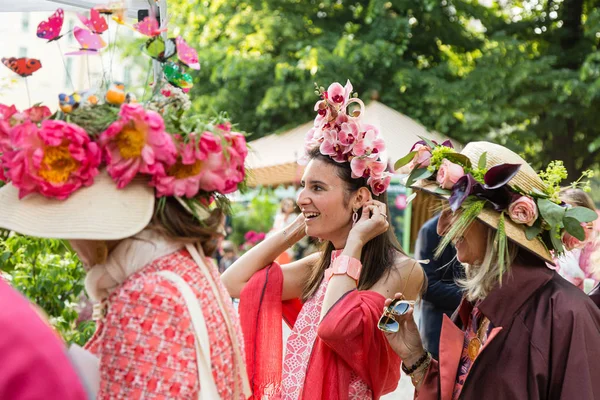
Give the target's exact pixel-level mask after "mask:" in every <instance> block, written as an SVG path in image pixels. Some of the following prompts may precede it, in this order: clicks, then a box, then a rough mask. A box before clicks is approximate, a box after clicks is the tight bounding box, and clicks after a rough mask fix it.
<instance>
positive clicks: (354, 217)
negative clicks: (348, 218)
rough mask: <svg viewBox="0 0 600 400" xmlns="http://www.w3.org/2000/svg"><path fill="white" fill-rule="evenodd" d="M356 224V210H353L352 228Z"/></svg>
mask: <svg viewBox="0 0 600 400" xmlns="http://www.w3.org/2000/svg"><path fill="white" fill-rule="evenodd" d="M357 222H358V210H354V214H352V226H354V225H356V223H357Z"/></svg>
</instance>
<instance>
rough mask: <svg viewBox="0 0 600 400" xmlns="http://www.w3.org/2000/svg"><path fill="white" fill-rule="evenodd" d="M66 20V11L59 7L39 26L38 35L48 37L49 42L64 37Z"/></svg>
mask: <svg viewBox="0 0 600 400" xmlns="http://www.w3.org/2000/svg"><path fill="white" fill-rule="evenodd" d="M64 21H65V12H64V11H63V9H62V8H59V9H58V10H56V11H55V12H54V14H52V15H51V16H50V17H49V18H48V19H47V20H46V21H42V22H40V23H39V24H38V26H37V32H36V34H37V37H39V38H41V39H46V40H47V41H48V42H53V41H55V40H58V39H60V38H61V37H62V35H61V34H60V31H61V30H62V26H63V23H64Z"/></svg>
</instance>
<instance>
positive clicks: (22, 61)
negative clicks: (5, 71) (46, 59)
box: [2, 57, 42, 78]
mask: <svg viewBox="0 0 600 400" xmlns="http://www.w3.org/2000/svg"><path fill="white" fill-rule="evenodd" d="M2 64H4V65H5V66H6V67H7V68H9V69H10V70H11V71H12V72H14V73H15V74H18V75H20V76H22V77H23V78H25V77H28V76H30V75H32V74H33V73H34V72H35V71H37V70H38V69H40V68H42V63H41V62H40V60H37V59H35V58H26V57H21V58H15V57H9V58H2Z"/></svg>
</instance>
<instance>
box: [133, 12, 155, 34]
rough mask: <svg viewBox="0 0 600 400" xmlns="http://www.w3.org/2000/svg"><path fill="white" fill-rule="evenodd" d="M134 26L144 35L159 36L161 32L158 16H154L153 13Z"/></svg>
mask: <svg viewBox="0 0 600 400" xmlns="http://www.w3.org/2000/svg"><path fill="white" fill-rule="evenodd" d="M133 27H134V28H135V30H136V31H138V32H139V33H141V34H142V35H146V36H150V37H154V36H158V34H159V33H160V30H159V29H158V28H159V26H158V21H157V20H156V18H154V16H151V15H148V16H147V17H146V18H144V19H143V20H141V21H140V22H138V23H137V24H134V25H133Z"/></svg>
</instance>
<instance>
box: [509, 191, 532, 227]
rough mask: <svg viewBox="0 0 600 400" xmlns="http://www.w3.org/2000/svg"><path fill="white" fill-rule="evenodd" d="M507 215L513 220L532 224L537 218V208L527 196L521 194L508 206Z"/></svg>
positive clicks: (518, 222)
mask: <svg viewBox="0 0 600 400" xmlns="http://www.w3.org/2000/svg"><path fill="white" fill-rule="evenodd" d="M508 216H509V217H510V219H511V220H513V222H515V223H517V224H523V225H527V226H532V225H533V224H534V223H535V221H536V220H537V218H538V209H537V205H536V204H535V200H533V199H532V198H531V197H529V196H521V197H519V198H518V199H517V200H515V201H513V202H512V203H510V205H509V206H508Z"/></svg>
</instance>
